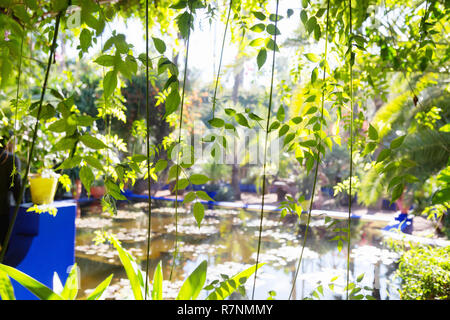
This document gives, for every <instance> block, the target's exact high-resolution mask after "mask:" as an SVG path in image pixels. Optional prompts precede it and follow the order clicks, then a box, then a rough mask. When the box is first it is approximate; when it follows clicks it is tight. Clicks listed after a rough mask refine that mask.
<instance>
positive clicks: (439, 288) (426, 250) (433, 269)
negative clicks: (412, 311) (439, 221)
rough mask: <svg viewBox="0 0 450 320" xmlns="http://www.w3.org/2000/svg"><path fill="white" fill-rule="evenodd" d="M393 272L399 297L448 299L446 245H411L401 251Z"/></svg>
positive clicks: (449, 258)
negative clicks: (398, 285)
mask: <svg viewBox="0 0 450 320" xmlns="http://www.w3.org/2000/svg"><path fill="white" fill-rule="evenodd" d="M396 275H397V276H398V277H400V278H401V279H402V284H401V289H400V298H401V299H403V300H432V299H439V300H442V299H445V300H449V299H450V247H449V246H447V247H436V248H434V247H428V246H420V247H415V248H412V249H410V250H408V251H407V252H405V253H404V254H403V256H402V257H401V259H400V263H399V268H398V270H397V273H396Z"/></svg>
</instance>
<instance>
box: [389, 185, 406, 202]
mask: <svg viewBox="0 0 450 320" xmlns="http://www.w3.org/2000/svg"><path fill="white" fill-rule="evenodd" d="M404 188H405V185H404V184H403V183H400V184H398V185H396V186H395V188H394V190H392V198H391V203H394V202H395V201H396V200H398V199H399V198H400V197H401V195H402V194H403V189H404Z"/></svg>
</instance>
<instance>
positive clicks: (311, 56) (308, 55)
mask: <svg viewBox="0 0 450 320" xmlns="http://www.w3.org/2000/svg"><path fill="white" fill-rule="evenodd" d="M305 57H306V59H308V60H309V61H311V62H318V61H319V60H320V58H319V56H318V55H317V54H315V53H306V54H305Z"/></svg>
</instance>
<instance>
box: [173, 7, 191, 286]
mask: <svg viewBox="0 0 450 320" xmlns="http://www.w3.org/2000/svg"><path fill="white" fill-rule="evenodd" d="M189 11H190V15H189V21H188V34H187V39H186V60H185V62H184V74H183V88H182V91H181V107H180V124H179V127H178V146H179V147H181V128H182V125H183V109H184V92H185V89H186V78H187V66H188V58H189V38H190V35H191V23H192V22H191V15H192V10H191V8H189ZM180 152H181V150H178V152H177V162H176V165H177V175H176V178H175V247H174V251H173V262H172V268H171V269H170V276H169V280H172V274H173V270H174V268H175V259H176V255H177V252H178V176H179V175H180V167H178V166H179V163H180Z"/></svg>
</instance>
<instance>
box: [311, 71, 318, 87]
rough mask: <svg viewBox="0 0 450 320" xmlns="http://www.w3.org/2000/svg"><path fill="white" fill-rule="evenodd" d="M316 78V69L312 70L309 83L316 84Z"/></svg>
mask: <svg viewBox="0 0 450 320" xmlns="http://www.w3.org/2000/svg"><path fill="white" fill-rule="evenodd" d="M318 76H319V70H318V69H317V68H314V70H313V71H312V72H311V83H314V82H316V80H317V77H318Z"/></svg>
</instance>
